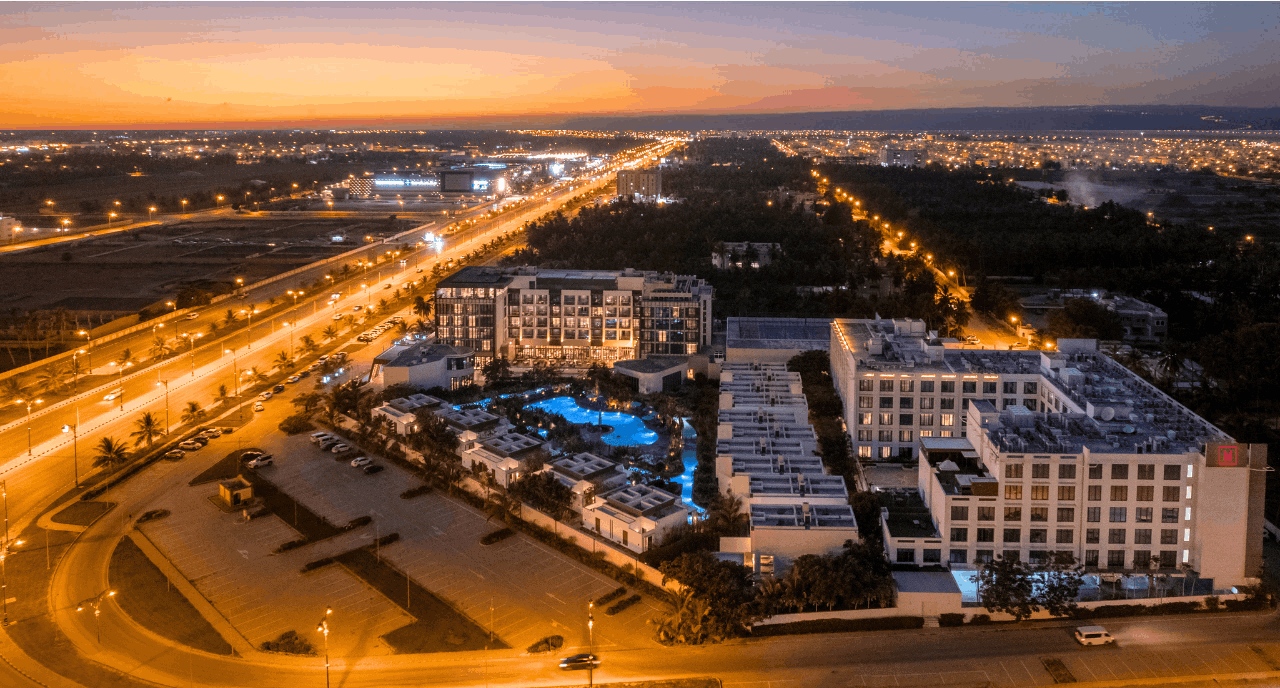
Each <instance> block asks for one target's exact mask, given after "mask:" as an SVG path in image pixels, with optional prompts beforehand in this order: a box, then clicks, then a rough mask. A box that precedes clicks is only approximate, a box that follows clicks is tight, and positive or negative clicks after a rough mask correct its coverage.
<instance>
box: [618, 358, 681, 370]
mask: <svg viewBox="0 0 1280 688" xmlns="http://www.w3.org/2000/svg"><path fill="white" fill-rule="evenodd" d="M686 365H687V363H686V359H684V358H641V359H631V360H626V361H614V362H613V367H614V368H622V369H624V370H630V371H631V372H633V373H665V372H669V371H670V372H675V371H677V370H679V371H683V370H684V369H685V366H686Z"/></svg>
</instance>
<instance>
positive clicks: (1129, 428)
mask: <svg viewBox="0 0 1280 688" xmlns="http://www.w3.org/2000/svg"><path fill="white" fill-rule="evenodd" d="M1123 429H1124V434H1126V435H1132V434H1133V433H1135V432H1137V431H1138V429H1137V428H1135V427H1133V426H1132V425H1126V426H1124V428H1123Z"/></svg>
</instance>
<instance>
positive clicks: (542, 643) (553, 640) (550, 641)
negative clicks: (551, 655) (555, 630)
mask: <svg viewBox="0 0 1280 688" xmlns="http://www.w3.org/2000/svg"><path fill="white" fill-rule="evenodd" d="M563 646H564V636H559V635H551V636H547V637H545V638H543V639H542V640H539V641H538V642H536V643H534V644H532V645H530V646H529V652H530V653H531V654H536V653H538V652H550V651H552V650H559V649H560V648H561V647H563Z"/></svg>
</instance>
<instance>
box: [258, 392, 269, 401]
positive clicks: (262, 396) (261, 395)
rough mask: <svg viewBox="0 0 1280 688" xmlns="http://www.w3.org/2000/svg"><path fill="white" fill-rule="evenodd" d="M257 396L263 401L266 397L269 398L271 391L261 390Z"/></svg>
mask: <svg viewBox="0 0 1280 688" xmlns="http://www.w3.org/2000/svg"><path fill="white" fill-rule="evenodd" d="M258 398H259V399H261V400H263V401H266V400H267V399H270V398H271V392H263V393H262V394H259V395H258Z"/></svg>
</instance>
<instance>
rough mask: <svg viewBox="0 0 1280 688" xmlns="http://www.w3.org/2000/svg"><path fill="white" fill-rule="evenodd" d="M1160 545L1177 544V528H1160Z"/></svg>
mask: <svg viewBox="0 0 1280 688" xmlns="http://www.w3.org/2000/svg"><path fill="white" fill-rule="evenodd" d="M1160 544H1162V545H1176V544H1178V529H1177V528H1161V529H1160Z"/></svg>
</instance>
